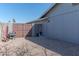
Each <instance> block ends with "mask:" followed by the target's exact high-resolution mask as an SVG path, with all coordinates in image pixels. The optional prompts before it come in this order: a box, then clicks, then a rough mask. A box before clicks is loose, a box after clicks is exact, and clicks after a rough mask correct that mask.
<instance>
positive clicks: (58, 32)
mask: <svg viewBox="0 0 79 59" xmlns="http://www.w3.org/2000/svg"><path fill="white" fill-rule="evenodd" d="M78 7H79V5H77V6H73V5H72V4H60V5H59V7H57V8H58V10H56V11H55V12H53V11H50V12H49V14H48V15H46V16H49V18H48V20H49V22H48V23H44V24H42V28H43V30H42V31H43V35H44V36H46V37H48V38H52V39H60V40H65V41H69V42H74V43H78V44H79V11H78V10H79V8H78ZM51 15H52V17H50V16H51Z"/></svg>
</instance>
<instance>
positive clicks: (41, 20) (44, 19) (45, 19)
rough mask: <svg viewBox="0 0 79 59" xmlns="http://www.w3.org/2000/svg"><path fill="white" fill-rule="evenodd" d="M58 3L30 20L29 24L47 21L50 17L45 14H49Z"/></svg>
mask: <svg viewBox="0 0 79 59" xmlns="http://www.w3.org/2000/svg"><path fill="white" fill-rule="evenodd" d="M56 5H57V3H54V4H52V5H51V6H50V7H49V8H48V9H47V10H46V11H45V12H44V13H43V14H42V15H41V16H40V17H39V18H38V19H37V20H34V21H31V22H28V23H27V24H30V23H43V22H47V21H48V20H47V18H48V17H44V16H45V15H47V14H48V13H49V12H50V11H51V10H52V9H53V8H54V7H55V6H56Z"/></svg>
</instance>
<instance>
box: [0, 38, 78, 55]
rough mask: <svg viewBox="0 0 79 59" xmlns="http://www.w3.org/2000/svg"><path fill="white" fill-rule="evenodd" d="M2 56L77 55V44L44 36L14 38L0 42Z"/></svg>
mask: <svg viewBox="0 0 79 59" xmlns="http://www.w3.org/2000/svg"><path fill="white" fill-rule="evenodd" d="M0 55H2V56H5V55H6V56H75V55H76V56H77V55H79V45H77V44H73V43H70V42H65V41H61V40H56V39H47V38H45V37H28V38H26V39H24V38H16V39H15V40H9V41H8V42H0Z"/></svg>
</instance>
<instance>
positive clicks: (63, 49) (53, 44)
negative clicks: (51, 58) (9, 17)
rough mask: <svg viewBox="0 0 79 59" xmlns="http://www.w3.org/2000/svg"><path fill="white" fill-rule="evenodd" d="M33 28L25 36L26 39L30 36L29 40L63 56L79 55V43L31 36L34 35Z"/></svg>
mask: <svg viewBox="0 0 79 59" xmlns="http://www.w3.org/2000/svg"><path fill="white" fill-rule="evenodd" d="M29 34H32V28H31V30H30V31H29V32H28V35H26V36H25V39H27V37H29V38H28V40H29V41H31V42H34V43H36V44H38V45H40V46H42V47H44V48H46V49H49V50H51V51H53V52H56V53H58V54H60V55H62V56H77V55H79V51H78V48H79V47H78V46H79V45H78V44H74V43H71V42H66V41H62V40H58V39H49V38H44V36H43V35H42V36H39V37H31V36H32V35H29Z"/></svg>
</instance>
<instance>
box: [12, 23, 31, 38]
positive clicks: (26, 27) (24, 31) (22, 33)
mask: <svg viewBox="0 0 79 59" xmlns="http://www.w3.org/2000/svg"><path fill="white" fill-rule="evenodd" d="M13 31H14V32H15V33H16V37H26V36H31V35H32V25H31V24H21V23H16V24H13Z"/></svg>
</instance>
